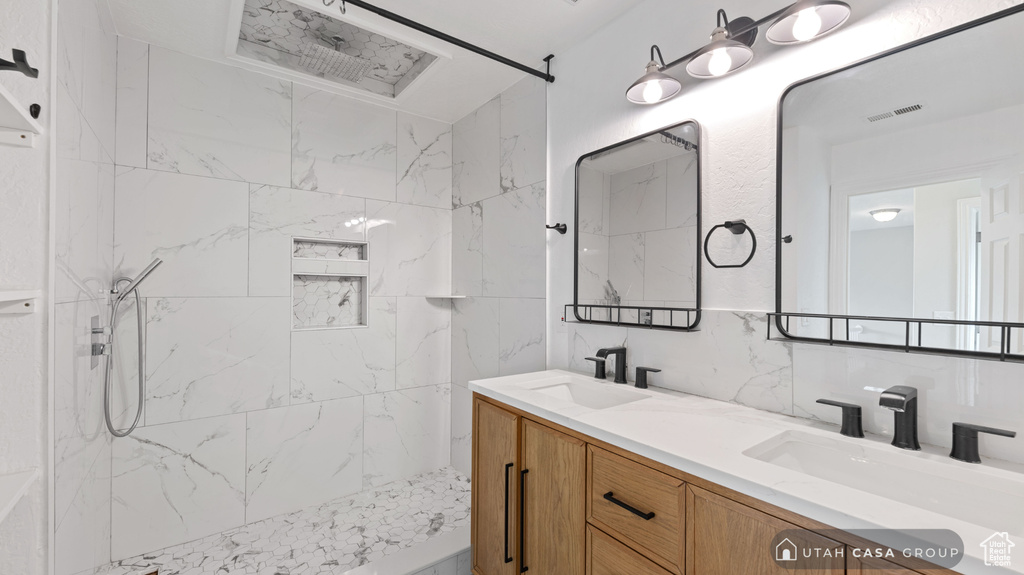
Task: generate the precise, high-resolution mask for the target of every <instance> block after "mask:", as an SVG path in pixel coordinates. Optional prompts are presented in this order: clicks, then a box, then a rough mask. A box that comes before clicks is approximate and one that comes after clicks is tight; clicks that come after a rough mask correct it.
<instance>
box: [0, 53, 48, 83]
mask: <svg viewBox="0 0 1024 575" xmlns="http://www.w3.org/2000/svg"><path fill="white" fill-rule="evenodd" d="M11 59H12V60H13V62H8V61H7V60H4V59H3V58H0V72H4V71H7V70H11V71H14V72H21V73H22V74H24V75H26V76H28V77H29V78H38V77H39V69H37V68H33V67H32V66H29V65H28V58H26V56H25V51H24V50H18V49H16V48H15V49H14V50H11Z"/></svg>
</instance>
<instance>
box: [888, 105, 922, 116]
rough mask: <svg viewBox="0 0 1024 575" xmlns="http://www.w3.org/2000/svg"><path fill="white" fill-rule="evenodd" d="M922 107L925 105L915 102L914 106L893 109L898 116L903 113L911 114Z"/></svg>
mask: <svg viewBox="0 0 1024 575" xmlns="http://www.w3.org/2000/svg"><path fill="white" fill-rule="evenodd" d="M922 107H923V106H921V104H914V105H913V106H907V107H906V108H900V109H898V110H893V111H892V113H893V114H896V115H897V116H902V115H903V114H909V113H911V112H916V111H918V110H920V109H921V108H922Z"/></svg>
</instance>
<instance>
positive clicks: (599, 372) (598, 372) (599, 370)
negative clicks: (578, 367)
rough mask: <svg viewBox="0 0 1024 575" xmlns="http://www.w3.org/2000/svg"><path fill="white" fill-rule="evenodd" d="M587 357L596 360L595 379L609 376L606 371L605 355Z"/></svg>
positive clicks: (588, 359) (589, 359)
mask: <svg viewBox="0 0 1024 575" xmlns="http://www.w3.org/2000/svg"><path fill="white" fill-rule="evenodd" d="M585 359H586V360H587V361H592V362H594V379H606V378H607V377H608V374H606V373H605V371H604V363H605V362H604V358H603V357H588V358H585Z"/></svg>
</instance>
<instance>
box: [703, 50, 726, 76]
mask: <svg viewBox="0 0 1024 575" xmlns="http://www.w3.org/2000/svg"><path fill="white" fill-rule="evenodd" d="M730 68H732V58H731V57H730V56H729V52H727V51H726V50H725V48H719V49H717V50H715V51H713V52H711V60H709V61H708V72H709V73H710V74H711V75H712V76H722V75H724V74H727V73H729V69H730Z"/></svg>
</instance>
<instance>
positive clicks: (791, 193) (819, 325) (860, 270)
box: [772, 6, 1024, 360]
mask: <svg viewBox="0 0 1024 575" xmlns="http://www.w3.org/2000/svg"><path fill="white" fill-rule="evenodd" d="M1022 27H1024V6H1015V7H1013V8H1010V9H1007V10H1003V11H1001V12H997V13H995V14H992V15H990V16H987V17H985V18H981V19H979V20H976V21H973V22H970V23H967V24H965V25H962V26H959V27H956V28H953V29H951V30H948V31H946V32H943V33H940V34H936V35H934V36H930V37H927V38H924V39H921V40H918V41H915V42H912V43H910V44H907V45H905V46H901V47H899V48H896V49H894V50H891V51H889V52H886V53H883V54H880V55H878V56H875V57H872V58H869V59H867V60H864V61H862V62H858V63H856V64H853V65H850V66H847V67H844V68H841V69H839V70H836V71H833V72H829V73H826V74H823V75H820V76H817V77H814V78H810V79H808V80H804V81H801V82H798V83H796V84H794V85H793V86H790V87H789V89H787V90H786V92H785V93H784V94H783V96H782V98H781V100H780V103H779V118H778V122H779V124H778V174H777V176H778V179H777V182H778V188H777V218H776V222H777V237H776V240H777V241H776V245H777V247H776V249H777V259H776V262H777V271H776V313H775V314H772V315H773V316H774V317H775V322H774V329H775V330H777V332H778V334H780V335H781V336H783V337H785V338H789V339H795V340H803V341H811V342H825V343H829V344H832V345H849V346H863V347H872V348H881V349H896V350H900V351H908V352H926V353H942V354H950V355H964V356H975V357H988V358H994V359H1002V360H1006V359H1015V360H1024V285H1022V284H1024V59H1022V58H1021V54H1024V35H1022V34H1020V30H1021V29H1022Z"/></svg>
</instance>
